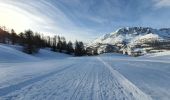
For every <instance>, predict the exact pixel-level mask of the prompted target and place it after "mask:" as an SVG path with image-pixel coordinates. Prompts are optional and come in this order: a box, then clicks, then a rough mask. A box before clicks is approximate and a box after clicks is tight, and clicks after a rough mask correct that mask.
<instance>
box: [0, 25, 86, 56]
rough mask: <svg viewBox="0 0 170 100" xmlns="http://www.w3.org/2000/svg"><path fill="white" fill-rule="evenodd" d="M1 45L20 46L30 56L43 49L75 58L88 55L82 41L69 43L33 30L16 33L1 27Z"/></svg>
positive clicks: (57, 36) (60, 37)
mask: <svg viewBox="0 0 170 100" xmlns="http://www.w3.org/2000/svg"><path fill="white" fill-rule="evenodd" d="M0 43H3V44H10V45H20V46H22V47H23V52H25V53H28V54H34V53H38V52H39V50H40V49H41V48H50V49H51V51H54V52H60V53H67V54H70V55H75V56H84V55H86V50H85V46H84V43H83V42H82V41H76V42H75V43H73V42H72V41H67V40H66V39H65V37H63V36H59V35H55V36H53V37H50V36H45V35H43V34H40V33H38V32H33V31H32V30H30V29H29V30H25V31H24V32H20V33H16V32H15V30H14V29H11V30H7V29H6V27H4V26H3V27H0Z"/></svg>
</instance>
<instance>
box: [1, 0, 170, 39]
mask: <svg viewBox="0 0 170 100" xmlns="http://www.w3.org/2000/svg"><path fill="white" fill-rule="evenodd" d="M169 10H170V1H169V0H0V12H1V13H0V22H1V23H0V24H3V25H6V26H8V27H10V28H11V27H12V28H15V29H17V30H19V31H20V30H24V29H26V28H30V29H33V30H35V31H39V32H45V33H53V34H60V35H63V36H66V37H67V38H69V39H72V40H75V39H79V40H84V41H89V40H92V39H94V38H95V37H98V36H99V35H101V34H105V33H108V32H111V31H113V30H114V29H116V28H118V27H126V26H150V27H156V28H160V27H168V26H170V21H169V18H168V16H170V14H169ZM165 23H166V24H165Z"/></svg>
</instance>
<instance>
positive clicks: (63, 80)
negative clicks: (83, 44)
mask: <svg viewBox="0 0 170 100" xmlns="http://www.w3.org/2000/svg"><path fill="white" fill-rule="evenodd" d="M73 59H74V58H73ZM69 60H72V59H69ZM75 60H76V61H75ZM74 62H75V63H74V64H70V65H65V66H63V68H60V69H56V70H54V71H53V72H49V73H47V74H46V75H42V76H38V77H35V78H32V79H30V80H27V81H25V83H17V84H16V85H13V86H9V87H5V88H6V89H8V90H7V92H6V93H4V94H3V91H1V90H3V89H2V88H0V99H1V100H151V98H150V97H149V96H148V95H146V94H145V93H143V92H142V91H141V90H139V89H138V88H137V87H136V86H135V85H134V84H132V83H131V82H130V81H128V80H127V79H126V78H125V77H124V76H122V75H121V74H120V73H119V72H117V71H116V70H114V69H113V68H112V67H111V66H110V65H109V64H108V63H106V62H104V61H103V60H102V59H101V58H100V57H96V58H95V57H83V58H76V59H74ZM56 66H57V65H56ZM20 85H21V86H20ZM5 88H4V90H5Z"/></svg>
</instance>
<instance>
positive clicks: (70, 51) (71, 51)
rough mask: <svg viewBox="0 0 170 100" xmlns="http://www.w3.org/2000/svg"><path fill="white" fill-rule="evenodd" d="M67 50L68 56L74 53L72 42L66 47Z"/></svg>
mask: <svg viewBox="0 0 170 100" xmlns="http://www.w3.org/2000/svg"><path fill="white" fill-rule="evenodd" d="M66 50H67V54H72V53H73V52H74V49H73V43H72V42H71V41H69V42H68V44H67V46H66Z"/></svg>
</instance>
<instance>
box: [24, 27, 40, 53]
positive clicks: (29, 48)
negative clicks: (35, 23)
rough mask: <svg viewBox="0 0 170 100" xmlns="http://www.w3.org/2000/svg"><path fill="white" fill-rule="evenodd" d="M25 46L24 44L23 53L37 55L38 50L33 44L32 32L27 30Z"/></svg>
mask: <svg viewBox="0 0 170 100" xmlns="http://www.w3.org/2000/svg"><path fill="white" fill-rule="evenodd" d="M24 35H25V36H24V37H25V44H24V52H26V53H28V54H33V53H37V52H38V50H39V48H38V47H37V46H36V44H34V34H33V31H31V30H27V31H25V34H24Z"/></svg>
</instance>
